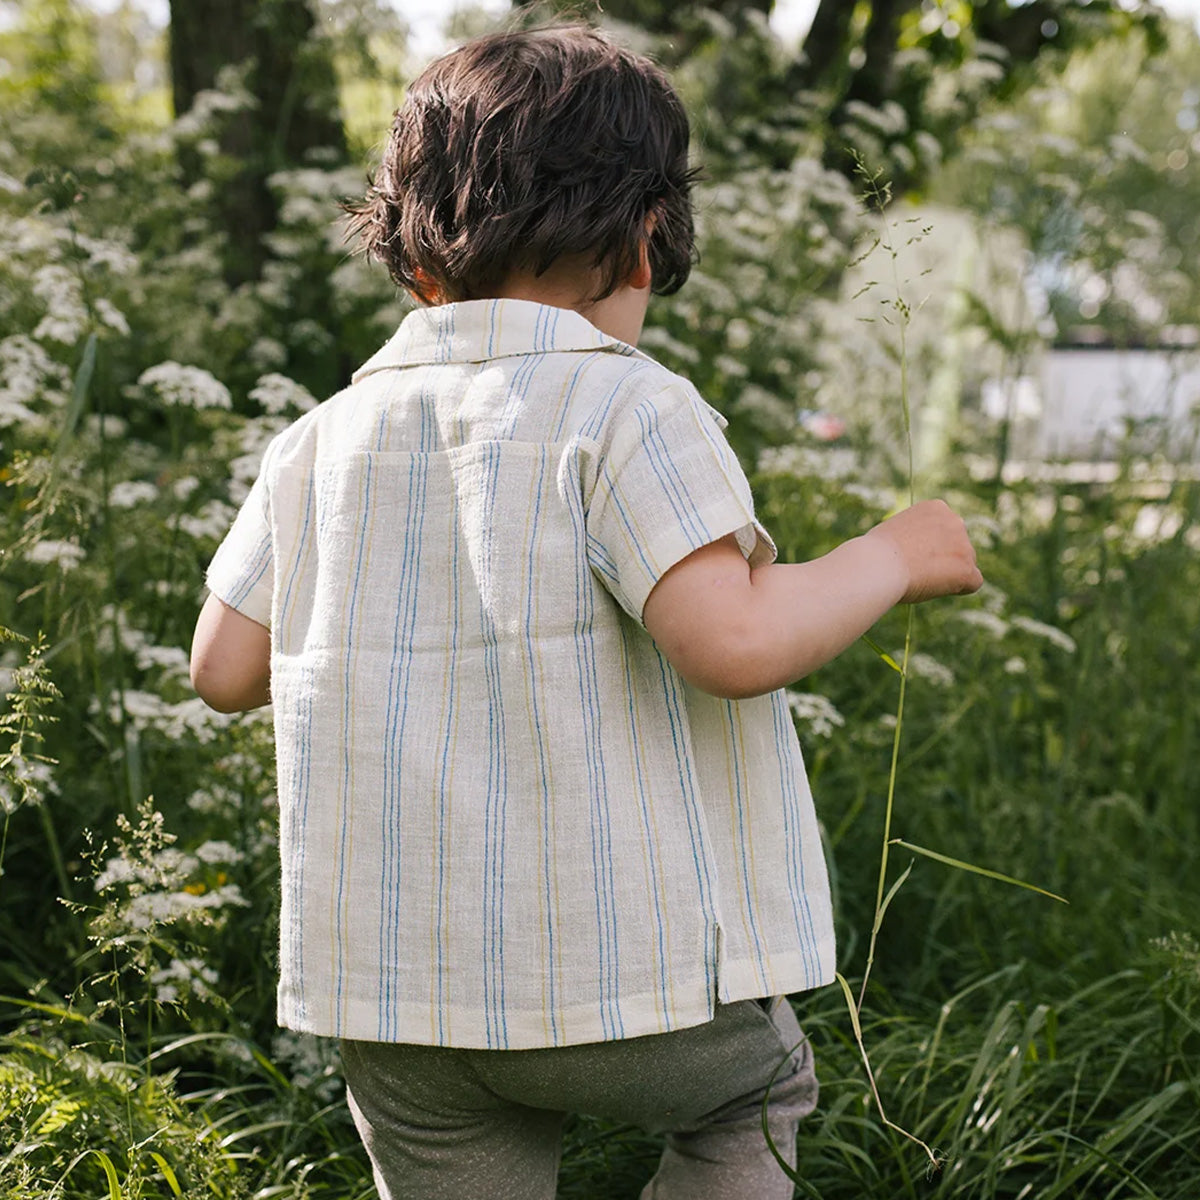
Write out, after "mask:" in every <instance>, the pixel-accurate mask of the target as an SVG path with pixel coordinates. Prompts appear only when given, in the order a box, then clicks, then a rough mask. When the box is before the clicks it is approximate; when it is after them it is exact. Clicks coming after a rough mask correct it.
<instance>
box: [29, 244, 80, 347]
mask: <svg viewBox="0 0 1200 1200" xmlns="http://www.w3.org/2000/svg"><path fill="white" fill-rule="evenodd" d="M33 294H34V295H35V296H36V297H37V298H38V299H39V300H40V301H41V302H42V304H43V305H44V306H45V309H46V314H45V316H43V317H42V319H41V320H40V321H39V322H38V324H37V328H36V329H34V331H33V336H34V337H35V338H37V340H38V341H52V342H63V343H65V344H66V345H68V346H70V345H74V344H75V342H77V341H78V340H79V339H80V338H81V337H82V336H83V334H84V333H86V332H87V328H88V326H89V325H90V324H91V318H90V317H89V316H88V310H87V305H86V304H85V303H84V299H83V283H82V281H81V280H80V278H79V276H78V275H76V274H75V272H74V271H72V270H71V269H70V268H69V267H64V266H63V265H62V264H61V263H48V264H47V265H46V266H44V267H42V268H41V269H40V270H38V271H37V272H36V273H35V274H34V277H33Z"/></svg>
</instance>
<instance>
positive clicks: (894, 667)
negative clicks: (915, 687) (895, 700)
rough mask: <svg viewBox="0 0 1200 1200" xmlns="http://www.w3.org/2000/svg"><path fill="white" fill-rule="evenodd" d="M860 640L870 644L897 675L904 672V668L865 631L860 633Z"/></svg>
mask: <svg viewBox="0 0 1200 1200" xmlns="http://www.w3.org/2000/svg"><path fill="white" fill-rule="evenodd" d="M862 640H863V641H864V642H866V643H867V645H868V646H870V647H871V649H872V650H874V651H875V653H876V654H878V655H879V657H880V658H882V659H883V661H884V662H885V663H887V665H888V666H889V667H891V668H892V670H893V671H895V672H896V674H897V675H903V674H904V668H903V667H901V666H900V664H899V663H898V662H897V661H896V660H895V659H894V658H893V657H892V656H891V655H890V654H889V653H888V652H887V651H886V650H885V649H884V648H883V647H882V646H881V645H880V644H879V643H878V642H876V641H873V640H872V639H871V638H869V637H867V635H866V634H865V633H864V634H863V635H862Z"/></svg>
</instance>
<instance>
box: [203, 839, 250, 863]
mask: <svg viewBox="0 0 1200 1200" xmlns="http://www.w3.org/2000/svg"><path fill="white" fill-rule="evenodd" d="M195 854H196V857H197V858H198V859H199V860H200V861H201V862H202V863H209V864H210V865H211V864H212V863H238V862H241V861H242V852H241V851H240V850H238V849H237V848H236V847H234V846H231V845H230V844H229V843H228V842H222V841H207V842H203V843H201V844H200V845H199V846H197V847H196V850H195Z"/></svg>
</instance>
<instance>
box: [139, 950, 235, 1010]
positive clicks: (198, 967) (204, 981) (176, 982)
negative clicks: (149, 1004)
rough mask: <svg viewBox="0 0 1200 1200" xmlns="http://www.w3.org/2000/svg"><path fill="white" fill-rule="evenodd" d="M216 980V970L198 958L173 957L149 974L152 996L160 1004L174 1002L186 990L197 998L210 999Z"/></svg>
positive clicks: (212, 995)
mask: <svg viewBox="0 0 1200 1200" xmlns="http://www.w3.org/2000/svg"><path fill="white" fill-rule="evenodd" d="M217 980H218V976H217V973H216V971H214V970H213V968H212V967H210V966H208V965H207V964H206V963H204V962H203V961H202V960H201V959H199V958H173V959H171V961H170V962H169V963H168V964H167V965H166V966H165V967H160V968H159V969H158V970H157V971H152V972H151V974H150V982H151V983H152V984H153V985H154V988H155V992H154V997H155V999H156V1000H157V1001H158V1002H159V1003H160V1004H174V1003H175V1002H176V1001H177V1000H178V999H179V997H180V995H181V994H183V993H188V992H190V993H191V994H192V995H194V996H195V997H196V998H197V999H200V1000H210V999H212V998H213V997H214V995H215V993H214V991H213V989H214V987H215V986H216V984H217Z"/></svg>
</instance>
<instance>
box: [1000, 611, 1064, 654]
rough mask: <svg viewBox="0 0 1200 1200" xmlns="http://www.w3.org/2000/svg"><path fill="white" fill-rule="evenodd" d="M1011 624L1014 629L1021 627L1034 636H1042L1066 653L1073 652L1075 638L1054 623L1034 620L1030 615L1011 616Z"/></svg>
mask: <svg viewBox="0 0 1200 1200" xmlns="http://www.w3.org/2000/svg"><path fill="white" fill-rule="evenodd" d="M1012 624H1013V628H1014V629H1021V630H1023V631H1024V632H1025V633H1031V634H1033V636H1034V637H1040V638H1044V639H1045V640H1046V641H1047V642H1049V643H1050V644H1051V645H1052V646H1057V647H1058V648H1059V649H1060V650H1065V651H1066V652H1067V653H1068V654H1074V653H1075V650H1076V646H1075V639H1074V638H1073V637H1071V635H1070V634H1067V633H1064V632H1063V631H1062V630H1061V629H1058V628H1057V627H1056V626H1054V625H1047V624H1046V623H1045V622H1043V621H1035V620H1034V619H1033V618H1032V617H1013V619H1012Z"/></svg>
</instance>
